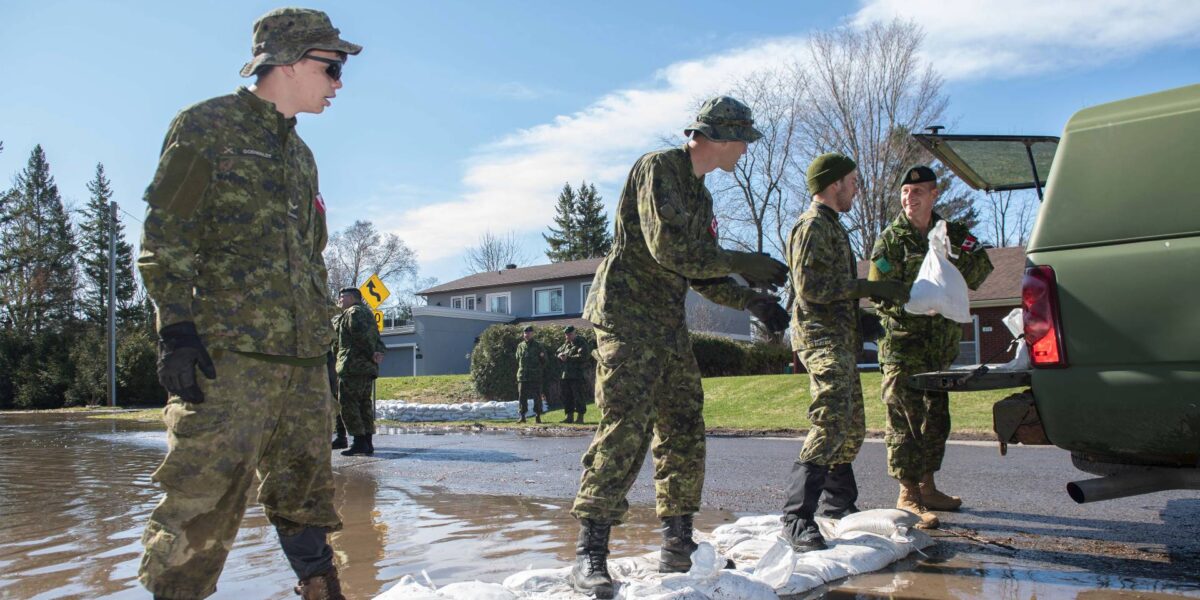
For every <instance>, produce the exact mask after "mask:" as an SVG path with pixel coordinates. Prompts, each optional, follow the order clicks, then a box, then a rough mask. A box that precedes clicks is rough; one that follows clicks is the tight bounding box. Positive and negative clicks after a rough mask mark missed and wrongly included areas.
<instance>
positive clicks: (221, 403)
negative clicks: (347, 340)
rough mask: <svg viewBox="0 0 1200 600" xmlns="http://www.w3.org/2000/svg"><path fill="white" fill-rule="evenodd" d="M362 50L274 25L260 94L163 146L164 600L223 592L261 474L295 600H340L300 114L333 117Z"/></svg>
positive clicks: (318, 241)
mask: <svg viewBox="0 0 1200 600" xmlns="http://www.w3.org/2000/svg"><path fill="white" fill-rule="evenodd" d="M361 50H362V47H361V46H358V45H355V44H351V43H349V42H346V41H344V40H342V39H341V38H340V37H339V36H338V30H337V29H335V28H334V27H333V25H331V24H330V22H329V17H327V16H326V15H325V13H322V12H320V11H315V10H307V9H298V8H284V9H278V10H274V11H271V12H269V13H267V14H266V15H263V16H262V17H261V18H259V19H258V21H256V22H255V23H254V46H253V54H254V58H253V59H252V60H251V61H250V62H249V63H247V64H246V65H245V66H244V67H243V68H242V76H244V77H249V76H251V75H255V76H257V82H256V83H255V85H254V86H252V87H250V88H249V89H247V88H238V90H237V91H236V92H235V93H233V94H229V95H227V96H220V97H217V98H213V99H210V100H206V101H204V102H201V103H199V104H196V105H193V106H191V107H188V108H186V109H184V110H183V111H182V112H180V113H179V114H178V115H177V116H176V117H175V120H174V121H172V123H171V127H170V129H169V130H168V132H167V137H166V140H165V142H164V143H163V148H162V155H161V157H160V159H159V163H158V170H157V172H156V173H155V175H154V181H153V182H152V183H151V184H150V186H149V188H147V190H146V196H145V197H146V202H147V204H148V205H149V206H148V208H147V211H146V220H145V229H144V230H143V234H142V250H141V255H140V256H139V257H138V268H139V270H140V271H141V275H142V278H143V280H144V281H145V284H146V289H147V290H148V292H149V294H150V297H151V298H152V299H153V300H154V304H155V307H156V308H157V327H158V335H159V338H160V341H159V357H158V378H159V381H160V382H161V383H162V385H163V387H165V388H166V389H167V392H168V393H169V398H168V400H167V406H166V408H165V409H164V411H163V420H164V421H165V423H166V426H167V456H166V458H165V459H164V460H163V462H162V465H161V466H160V467H159V468H158V470H157V471H155V472H154V476H153V478H154V481H156V482H158V484H159V485H161V486H162V489H163V492H164V495H163V498H162V500H161V502H159V504H158V506H157V507H156V508H155V509H154V512H153V513H151V515H150V522H149V524H148V525H147V526H146V530H145V533H144V534H143V536H142V542H143V544H144V545H145V549H146V550H145V554H143V555H142V563H141V568H140V569H139V572H138V579H139V580H140V581H141V583H142V585H144V586H146V589H148V590H150V592H151V593H152V594H153V595H154V596H155V597H156V598H203V597H206V596H209V595H211V594H213V593H214V592H215V591H216V584H217V579H218V577H219V576H220V574H221V569H222V568H223V567H224V565H225V559H226V557H227V556H228V554H229V551H230V549H231V548H232V547H233V542H234V538H235V536H236V535H237V531H238V525H239V524H240V523H241V521H242V514H243V512H244V511H245V507H246V495H247V494H246V493H247V490H248V488H249V487H250V485H251V483H253V482H254V479H255V474H256V473H257V474H258V477H259V479H261V481H262V484H261V485H260V486H259V489H258V501H259V502H260V503H261V504H262V506H263V509H264V510H265V512H266V515H267V518H268V519H269V520H270V521H271V523H272V524H273V525H275V529H276V532H277V533H278V535H279V541H280V545H281V546H282V548H283V552H284V554H285V555H286V556H287V559H288V562H289V563H290V564H291V567H292V569H293V570H294V571H295V572H296V575H297V576H298V577H299V579H300V583H299V585H298V586H296V589H295V591H296V593H297V594H300V595H301V596H302V597H303V598H305V599H315V598H331V599H340V598H343V596H342V594H341V587H340V584H339V581H338V575H337V570H336V569H335V568H334V565H333V549H332V548H331V547H330V546H329V544H328V543H327V542H326V533H327V532H329V531H336V530H338V529H340V528H341V526H342V523H341V520H340V519H339V517H338V514H337V512H336V511H335V509H334V506H333V492H334V488H333V473H332V469H331V465H330V456H329V436H330V435H331V431H330V430H331V428H332V423H333V416H334V414H335V412H336V411H335V407H334V402H333V396H332V395H331V394H330V392H329V380H328V374H327V371H326V366H325V360H326V353H327V352H328V350H329V347H330V344H331V343H332V341H333V330H332V328H331V327H330V323H329V320H330V317H331V316H332V315H333V313H334V307H333V305H332V303H330V302H329V299H328V295H327V293H326V292H325V281H326V271H325V264H324V261H323V260H322V258H321V252H322V250H323V249H324V248H325V242H326V239H327V229H326V226H325V203H324V201H323V200H322V198H321V193H320V187H319V185H318V182H317V168H316V164H315V163H314V161H313V156H312V152H311V151H310V150H309V149H308V146H307V145H305V143H304V140H302V139H300V137H299V135H297V133H296V131H295V126H296V114H297V113H302V112H304V113H314V114H319V113H321V112H322V111H324V110H325V108H326V107H328V106H329V105H330V99H331V98H333V97H334V95H335V94H336V93H337V90H339V89H341V87H342V84H341V81H340V77H341V72H342V65H343V64H344V63H345V61H346V56H347V55H350V54H358V53H359V51H361ZM210 352H211V354H210ZM197 369H199V370H200V372H201V373H203V374H204V378H197V377H196V370H197Z"/></svg>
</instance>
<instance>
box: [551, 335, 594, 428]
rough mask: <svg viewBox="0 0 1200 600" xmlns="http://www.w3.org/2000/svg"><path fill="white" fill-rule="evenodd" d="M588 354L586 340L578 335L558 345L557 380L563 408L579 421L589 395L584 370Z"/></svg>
mask: <svg viewBox="0 0 1200 600" xmlns="http://www.w3.org/2000/svg"><path fill="white" fill-rule="evenodd" d="M589 354H590V351H589V350H588V345H587V342H586V341H584V339H583V337H582V336H579V335H576V336H575V339H574V340H567V341H565V342H563V345H561V346H559V347H558V357H559V358H561V359H563V361H562V363H563V365H562V379H561V380H560V382H559V385H560V386H561V387H560V388H559V391H560V392H561V393H562V402H563V410H564V411H566V412H567V414H568V415H569V414H571V413H576V414H578V415H579V420H580V421H582V420H583V413H584V412H586V411H587V401H588V396H590V395H591V394H589V393H588V391H587V375H586V373H585V372H584V370H585V369H586V368H587V363H588V356H589Z"/></svg>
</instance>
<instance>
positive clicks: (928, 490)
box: [921, 473, 962, 511]
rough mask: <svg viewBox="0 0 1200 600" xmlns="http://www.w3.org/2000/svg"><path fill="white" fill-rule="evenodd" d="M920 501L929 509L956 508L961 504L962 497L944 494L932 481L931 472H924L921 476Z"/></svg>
mask: <svg viewBox="0 0 1200 600" xmlns="http://www.w3.org/2000/svg"><path fill="white" fill-rule="evenodd" d="M921 502H922V503H924V504H925V507H926V508H928V509H929V510H951V511H953V510H958V508H959V507H960V506H962V498H959V497H958V496H951V495H949V494H944V493H942V492H941V491H939V490H938V489H937V486H936V485H934V483H933V473H926V474H925V476H924V477H922V478H921Z"/></svg>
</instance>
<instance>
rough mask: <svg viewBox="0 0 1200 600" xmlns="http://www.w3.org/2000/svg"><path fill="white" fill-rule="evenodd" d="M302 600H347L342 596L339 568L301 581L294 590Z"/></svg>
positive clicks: (333, 568)
mask: <svg viewBox="0 0 1200 600" xmlns="http://www.w3.org/2000/svg"><path fill="white" fill-rule="evenodd" d="M292 591H294V592H296V595H297V596H300V598H301V600H346V597H345V596H343V595H342V583H341V582H340V581H338V573H337V567H332V568H330V569H329V570H328V571H326V572H324V573H322V574H320V575H313V576H312V577H307V578H305V579H301V580H300V583H299V585H297V586H296V587H295V588H293V589H292Z"/></svg>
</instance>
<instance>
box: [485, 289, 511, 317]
mask: <svg viewBox="0 0 1200 600" xmlns="http://www.w3.org/2000/svg"><path fill="white" fill-rule="evenodd" d="M511 298H512V293H511V292H501V293H498V294H488V295H487V311H488V312H494V313H504V314H506V315H507V314H510V313H511V311H510V310H509V305H510V304H511Z"/></svg>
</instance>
